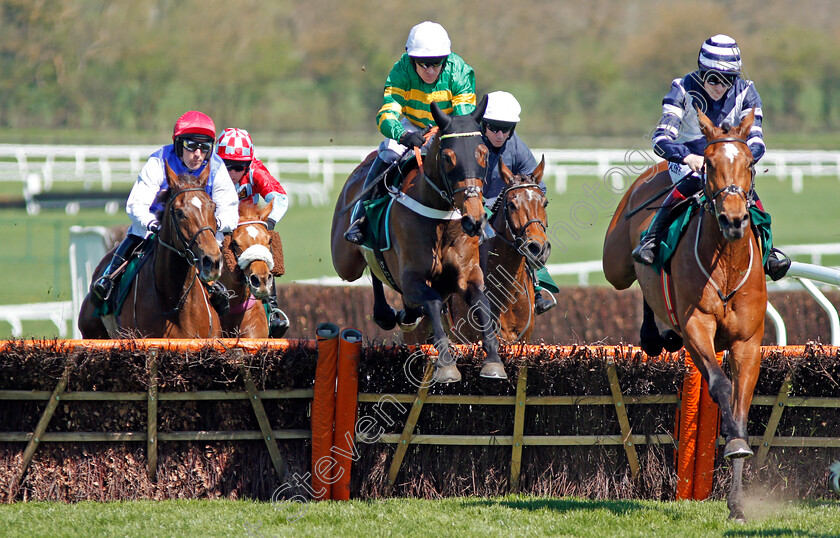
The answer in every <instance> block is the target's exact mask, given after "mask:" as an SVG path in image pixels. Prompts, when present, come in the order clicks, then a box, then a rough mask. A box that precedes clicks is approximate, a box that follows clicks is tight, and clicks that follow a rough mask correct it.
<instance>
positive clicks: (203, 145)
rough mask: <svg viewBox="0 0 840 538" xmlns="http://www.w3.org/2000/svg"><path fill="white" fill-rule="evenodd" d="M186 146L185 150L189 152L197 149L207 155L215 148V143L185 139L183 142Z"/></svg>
mask: <svg viewBox="0 0 840 538" xmlns="http://www.w3.org/2000/svg"><path fill="white" fill-rule="evenodd" d="M181 143H182V144H183V145H184V149H185V150H187V151H195V150H197V149H200V150H201V153H207V152H208V151H210V149H212V148H213V142H199V141H197V140H190V139H189V138H184V139H183V141H182V142H181Z"/></svg>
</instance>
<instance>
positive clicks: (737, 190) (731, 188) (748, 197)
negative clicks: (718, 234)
mask: <svg viewBox="0 0 840 538" xmlns="http://www.w3.org/2000/svg"><path fill="white" fill-rule="evenodd" d="M724 142H738V143H741V144H744V145H745V146H747V149H749V144H747V141H746V140H744V139H743V138H735V137H726V138H718V139H716V140H710V141H709V142H708V144H707V145H712V144H721V143H724ZM750 170H751V172H752V180H751V181H750V191H749V192H747V191H745V190H744V189H743V188H742V187H741V186H739V185H735V184H732V185H726V186H724V187H721V188H720V189H718V190H717V191H715V193H714V194H713V195H711V196H710V195H709V192H708V181H706V182H705V183H704V185H703V191H704V192H705V193H706V198H707V199H706V204H707V205H706V209H707V210H708V211H710V212H712V213H715V214H716V215H717V211H716V210H715V209H714V203H715V199H717V197H718V196H721V195H723V198H724V199H725V198H726V197H727V196H730V195H733V194H738V195H740V196H741V197H742V198H743V199H744V201H745V202H746V203H747V207H750V206H752V205H753V204H755V201H754V200H753V194H752V193H753V186H754V185H755V168H754V167H753V166H750Z"/></svg>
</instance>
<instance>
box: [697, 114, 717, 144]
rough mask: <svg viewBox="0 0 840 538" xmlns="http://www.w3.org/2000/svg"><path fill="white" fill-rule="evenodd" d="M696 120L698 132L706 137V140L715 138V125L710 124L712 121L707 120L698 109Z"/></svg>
mask: <svg viewBox="0 0 840 538" xmlns="http://www.w3.org/2000/svg"><path fill="white" fill-rule="evenodd" d="M697 119H698V120H699V121H700V131H702V132H703V134H704V135H705V136H706V140H711V139H712V138H714V137H715V129H716V127H715V124H714V123H712V120H710V119H709V117H708V116H706V115H705V114H703V111H702V110H700V109H699V108H698V109H697Z"/></svg>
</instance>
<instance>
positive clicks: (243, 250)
mask: <svg viewBox="0 0 840 538" xmlns="http://www.w3.org/2000/svg"><path fill="white" fill-rule="evenodd" d="M272 206H273V201H272V202H269V203H268V204H266V206H265V207H263V208H262V209H260V208H259V207H258V206H256V205H254V204H253V203H251V202H250V201H243V202H240V204H239V224H238V225H237V227H236V229H235V230H233V232H232V233H231V234H230V235H229V236H228V237H226V238H225V240H224V243H223V244H222V253H223V254H224V257H225V266H226V267H227V269H228V271H230V272H231V273H232V274H233V276H234V278H235V279H236V280H237V281H240V282H246V283H247V284H248V288H249V289H250V291H251V293H252V294H253V295H254V297H256V298H257V299H265V298H266V297H268V295H269V293H271V289H272V288H271V284H272V279H273V277H274V274H273V273H272V271H273V270H274V268H275V267H274V266H275V263H274V259H275V255H274V245H273V243H274V242H273V241H272V234H271V233H270V232H269V230H268V226H267V225H266V219H267V218H268V215H269V214H270V213H271V208H272Z"/></svg>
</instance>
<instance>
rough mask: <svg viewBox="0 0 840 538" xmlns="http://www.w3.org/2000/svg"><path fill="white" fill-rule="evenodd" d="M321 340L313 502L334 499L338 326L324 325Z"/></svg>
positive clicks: (314, 406)
mask: <svg viewBox="0 0 840 538" xmlns="http://www.w3.org/2000/svg"><path fill="white" fill-rule="evenodd" d="M315 334H316V335H317V337H318V364H317V366H316V367H315V390H314V392H315V393H314V395H313V397H312V492H313V499H315V500H318V501H323V500H326V499H330V498H331V497H332V482H333V467H335V460H334V459H333V456H332V454H331V452H332V446H333V423H334V421H335V379H336V364H337V363H338V326H337V325H335V324H333V323H321V324H320V325H318V328H317V330H316V331H315Z"/></svg>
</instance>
